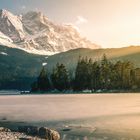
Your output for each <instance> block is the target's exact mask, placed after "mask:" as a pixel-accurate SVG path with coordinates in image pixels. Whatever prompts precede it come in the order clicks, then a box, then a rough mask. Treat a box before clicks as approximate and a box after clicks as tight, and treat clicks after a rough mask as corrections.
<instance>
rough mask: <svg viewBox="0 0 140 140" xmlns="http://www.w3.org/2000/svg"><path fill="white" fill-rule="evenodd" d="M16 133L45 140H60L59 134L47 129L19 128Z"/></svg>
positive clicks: (34, 127)
mask: <svg viewBox="0 0 140 140" xmlns="http://www.w3.org/2000/svg"><path fill="white" fill-rule="evenodd" d="M18 131H19V132H23V133H26V134H29V135H37V136H39V137H41V138H44V139H47V140H60V134H59V133H58V132H57V131H55V130H52V129H49V128H47V127H36V126H20V127H19V128H18Z"/></svg>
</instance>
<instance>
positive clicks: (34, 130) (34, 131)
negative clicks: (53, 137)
mask: <svg viewBox="0 0 140 140" xmlns="http://www.w3.org/2000/svg"><path fill="white" fill-rule="evenodd" d="M38 129H39V128H38V127H36V126H19V127H18V131H19V132H24V133H27V134H30V135H37V134H38Z"/></svg>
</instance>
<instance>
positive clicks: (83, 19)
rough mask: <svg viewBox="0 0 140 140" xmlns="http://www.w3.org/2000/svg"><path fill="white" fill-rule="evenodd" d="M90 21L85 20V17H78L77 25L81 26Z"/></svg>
mask: <svg viewBox="0 0 140 140" xmlns="http://www.w3.org/2000/svg"><path fill="white" fill-rule="evenodd" d="M87 22H88V20H87V19H86V18H84V17H83V16H77V21H76V24H77V25H79V24H85V23H87Z"/></svg>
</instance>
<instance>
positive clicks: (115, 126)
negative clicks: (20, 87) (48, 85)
mask: <svg viewBox="0 0 140 140" xmlns="http://www.w3.org/2000/svg"><path fill="white" fill-rule="evenodd" d="M3 118H5V119H6V120H8V121H16V122H17V121H25V122H34V123H35V124H38V125H47V126H49V127H51V128H54V129H58V131H60V133H61V134H62V139H64V140H65V139H67V140H71V139H72V140H77V139H80V138H81V139H83V140H86V139H88V140H90V139H92V140H93V139H94V138H95V139H96V140H98V139H110V140H111V139H116V140H117V139H118V140H119V139H122V138H124V140H125V139H126V140H127V139H133V138H135V139H140V135H139V131H140V125H139V124H140V94H94V95H91V94H90V95H88V94H85V95H83V94H82V95H80V94H76V95H74V94H71V95H63V94H61V95H13V96H10V95H6V96H0V119H1V120H2V119H3ZM65 130H66V131H65Z"/></svg>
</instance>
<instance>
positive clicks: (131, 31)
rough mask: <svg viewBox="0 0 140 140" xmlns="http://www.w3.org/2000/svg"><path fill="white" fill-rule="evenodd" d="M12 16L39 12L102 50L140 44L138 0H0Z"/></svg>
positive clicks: (139, 4)
mask: <svg viewBox="0 0 140 140" xmlns="http://www.w3.org/2000/svg"><path fill="white" fill-rule="evenodd" d="M0 8H1V9H7V10H10V11H11V12H14V13H15V14H20V13H23V12H26V11H29V10H38V11H42V12H44V13H45V15H47V16H48V17H49V18H50V19H51V20H53V21H55V22H58V23H61V22H62V23H72V24H74V25H76V26H78V27H79V29H80V31H81V33H82V34H83V35H84V36H86V37H87V38H88V39H90V40H91V41H92V42H94V43H96V44H99V45H101V46H102V47H123V46H128V45H140V0H0Z"/></svg>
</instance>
